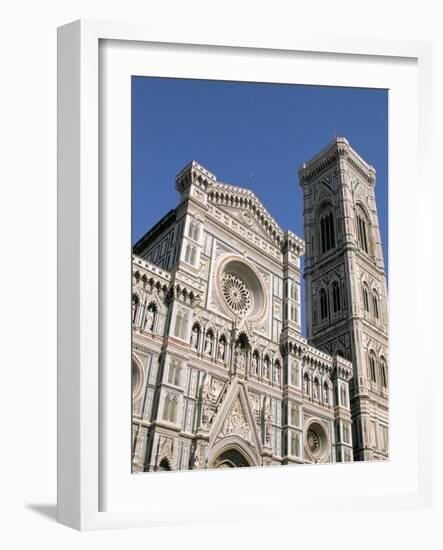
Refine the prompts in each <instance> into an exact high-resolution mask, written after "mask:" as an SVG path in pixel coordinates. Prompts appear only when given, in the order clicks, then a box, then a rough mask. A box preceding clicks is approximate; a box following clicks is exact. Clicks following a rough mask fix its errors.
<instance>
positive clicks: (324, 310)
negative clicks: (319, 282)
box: [320, 288, 328, 320]
mask: <svg viewBox="0 0 443 550" xmlns="http://www.w3.org/2000/svg"><path fill="white" fill-rule="evenodd" d="M327 316H328V296H327V294H326V290H325V289H324V288H322V289H321V290H320V319H321V320H323V319H326V318H327Z"/></svg>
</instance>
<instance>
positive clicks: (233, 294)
mask: <svg viewBox="0 0 443 550" xmlns="http://www.w3.org/2000/svg"><path fill="white" fill-rule="evenodd" d="M222 292H223V297H224V299H225V300H226V303H227V304H228V306H229V307H230V308H231V309H232V310H233V311H235V312H236V313H237V314H239V315H245V314H246V313H247V312H248V311H249V309H250V307H251V304H252V297H251V292H250V291H249V289H248V287H247V286H246V285H245V283H244V282H243V281H242V280H241V279H240V278H239V277H237V276H236V275H234V274H233V273H224V274H223V277H222Z"/></svg>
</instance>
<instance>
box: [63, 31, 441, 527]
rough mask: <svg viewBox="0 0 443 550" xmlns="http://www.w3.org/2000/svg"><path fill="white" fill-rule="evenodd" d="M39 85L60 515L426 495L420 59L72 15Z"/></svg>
mask: <svg viewBox="0 0 443 550" xmlns="http://www.w3.org/2000/svg"><path fill="white" fill-rule="evenodd" d="M58 71H59V73H58V74H59V149H58V158H59V281H60V283H59V284H60V286H59V386H58V400H59V410H58V417H59V431H58V434H59V443H58V457H59V474H58V482H59V483H58V485H59V504H58V506H59V521H61V522H62V523H65V524H67V525H70V526H72V527H76V528H78V529H97V528H111V527H127V526H150V525H161V524H177V523H193V522H194V523H195V522H202V521H215V520H216V521H220V520H221V521H230V520H234V519H239V518H240V519H260V518H263V517H282V516H285V515H286V514H287V515H288V517H290V515H291V513H292V512H293V511H294V510H297V513H300V514H307V513H309V510H312V509H314V508H315V510H317V511H322V510H323V511H324V512H325V513H327V511H328V510H330V509H331V507H333V506H334V505H335V504H336V503H337V502H340V503H341V504H340V505H341V506H342V507H343V508H344V509H346V508H349V509H352V508H353V507H354V506H356V505H358V506H359V507H360V509H361V510H365V509H368V510H370V509H371V506H374V505H375V506H377V508H378V509H380V507H381V508H383V507H385V508H386V509H387V510H388V509H395V508H396V507H404V506H405V505H407V506H409V507H420V506H426V503H428V502H429V498H430V496H429V495H430V488H431V479H430V477H429V476H428V475H426V474H425V472H426V463H427V461H428V460H429V458H430V451H429V445H430V442H429V439H427V438H426V436H425V435H426V430H427V428H426V418H427V417H428V416H427V415H429V414H430V411H429V409H428V408H427V406H426V402H425V400H423V398H422V393H421V384H422V383H423V381H422V380H420V379H417V376H416V374H415V369H414V359H413V357H412V356H411V354H410V353H408V349H407V346H405V345H404V343H405V342H407V341H408V339H409V338H412V335H414V338H417V337H418V338H420V337H422V336H423V338H424V337H425V335H424V331H425V327H424V326H423V324H422V323H420V322H419V319H420V314H419V311H420V309H421V308H422V303H421V302H420V301H419V295H418V293H417V292H411V291H410V288H409V285H410V281H411V280H414V281H421V280H422V279H423V277H424V275H423V273H422V272H421V271H420V270H419V267H418V266H419V264H420V263H422V264H423V265H424V263H425V262H426V261H427V255H428V254H429V250H428V249H427V248H426V247H424V246H419V245H418V235H419V234H422V232H423V227H426V224H428V223H429V220H426V219H423V218H426V216H425V215H424V216H423V217H422V216H421V212H425V210H424V209H420V208H418V209H417V201H420V200H422V199H421V196H422V195H423V193H421V194H420V197H418V196H417V193H416V192H415V188H416V186H417V178H418V180H419V182H420V185H421V186H422V187H424V188H425V187H426V186H427V185H429V181H428V180H427V177H426V170H427V169H428V168H427V162H426V155H427V152H426V151H427V148H426V143H428V140H429V139H430V137H429V128H428V124H429V120H430V110H429V109H430V107H429V96H428V83H429V78H430V51H429V46H428V45H427V44H425V43H414V42H396V41H392V42H390V41H369V40H368V41H366V40H357V39H346V40H345V39H331V38H328V39H325V38H321V37H317V38H311V37H306V36H305V37H304V36H302V35H298V36H297V37H296V38H295V37H289V38H287V37H278V38H274V39H272V38H271V39H269V40H267V39H266V40H265V39H262V40H258V41H256V42H250V41H248V40H245V41H244V42H242V43H239V42H238V41H233V42H231V41H230V40H229V37H227V38H226V40H225V41H224V42H223V43H222V42H217V41H216V40H214V42H211V43H207V44H197V43H195V42H194V41H193V40H192V39H191V37H186V36H185V35H184V36H171V37H168V36H166V35H165V36H163V35H162V36H160V35H156V33H155V32H154V33H153V32H152V30H147V29H145V28H143V27H141V26H137V25H126V24H120V23H103V22H96V21H86V22H76V23H72V24H70V25H67V26H65V27H62V28H60V29H59V64H58ZM417 137H418V139H419V141H418V140H417ZM418 143H419V144H420V145H418ZM405 159H407V162H405ZM417 174H418V176H417ZM414 207H415V211H418V212H419V213H418V215H417V216H415V218H411V216H410V212H411V209H412V210H414ZM418 228H420V230H419V229H418ZM405 232H407V234H408V238H407V243H406V239H405ZM411 248H412V249H414V250H416V254H417V255H418V256H420V262H416V263H415V264H412V265H411V262H410V250H411ZM423 262H424V263H423ZM406 270H407V272H408V274H409V276H408V277H404V273H405V272H406ZM388 281H389V284H388ZM388 288H389V290H388ZM425 292H426V291H425ZM406 295H407V296H408V300H407V304H406V303H405V302H404V299H403V298H402V297H404V296H406ZM425 353H426V352H425ZM427 353H429V352H427ZM428 359H429V358H428ZM423 363H427V361H426V360H423ZM428 364H429V365H430V364H431V361H430V360H429V363H428ZM423 369H426V366H425V367H423ZM406 418H407V429H405V419H406ZM419 426H420V430H418V427H419ZM227 470H228V471H227ZM374 503H375V504H374ZM291 511H292V512H291Z"/></svg>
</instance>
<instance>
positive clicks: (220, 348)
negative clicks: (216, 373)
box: [217, 340, 225, 361]
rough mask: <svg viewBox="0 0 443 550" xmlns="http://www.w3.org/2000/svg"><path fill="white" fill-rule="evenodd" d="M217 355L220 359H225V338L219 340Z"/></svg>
mask: <svg viewBox="0 0 443 550" xmlns="http://www.w3.org/2000/svg"><path fill="white" fill-rule="evenodd" d="M217 357H218V360H219V361H224V360H225V343H224V341H223V340H219V342H218V351H217Z"/></svg>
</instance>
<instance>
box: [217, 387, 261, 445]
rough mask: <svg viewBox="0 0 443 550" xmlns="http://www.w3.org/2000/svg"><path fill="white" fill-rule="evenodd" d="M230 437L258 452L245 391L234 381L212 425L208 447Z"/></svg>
mask: <svg viewBox="0 0 443 550" xmlns="http://www.w3.org/2000/svg"><path fill="white" fill-rule="evenodd" d="M232 435H235V436H238V437H240V438H241V439H242V440H243V441H245V442H246V443H248V444H249V445H251V446H252V447H255V448H256V449H258V450H260V448H261V443H260V438H259V435H258V431H257V426H256V423H255V419H254V415H253V413H252V409H251V404H250V402H249V399H248V394H247V390H246V389H245V387H244V386H243V384H240V383H238V381H236V380H234V381H233V383H232V385H231V388H230V389H229V390H228V392H227V394H226V397H225V399H224V401H223V403H222V404H221V407H220V410H219V411H218V413H217V415H216V418H215V421H214V423H213V425H212V429H211V433H210V446H212V445H214V444H215V443H216V442H217V441H219V440H220V439H223V438H225V437H229V436H232Z"/></svg>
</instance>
